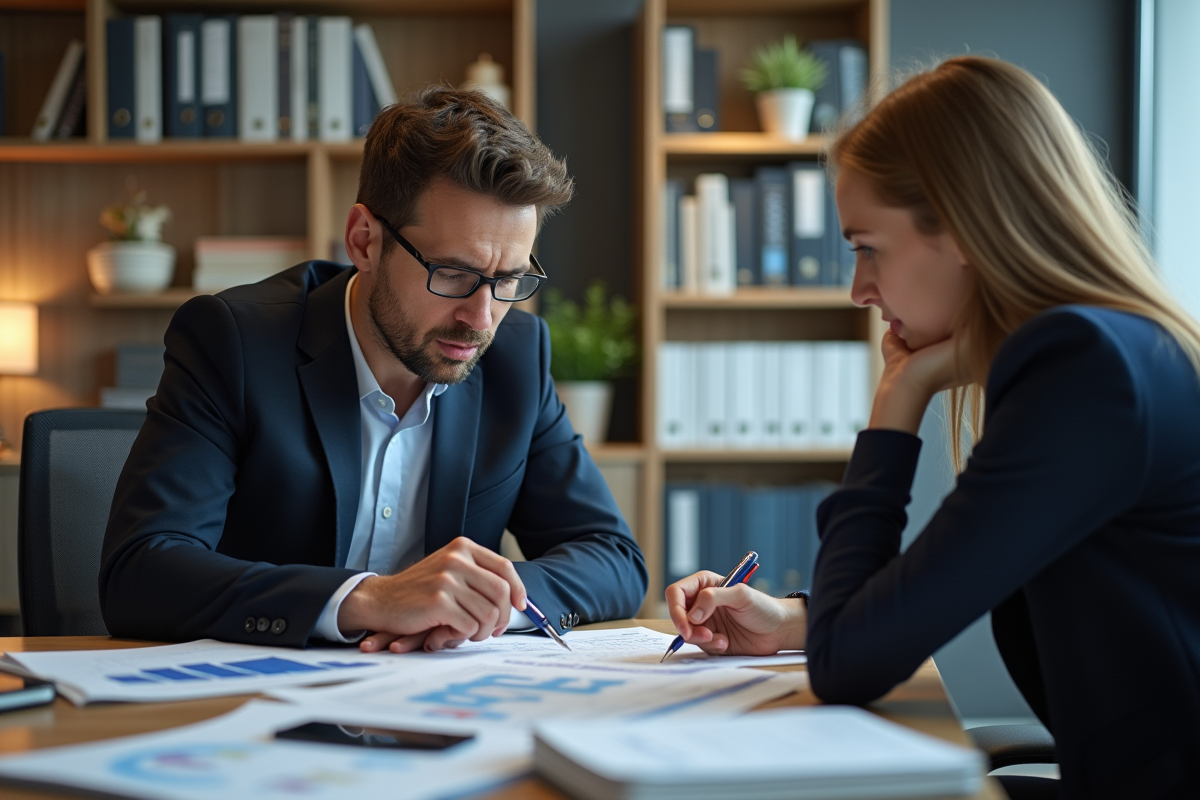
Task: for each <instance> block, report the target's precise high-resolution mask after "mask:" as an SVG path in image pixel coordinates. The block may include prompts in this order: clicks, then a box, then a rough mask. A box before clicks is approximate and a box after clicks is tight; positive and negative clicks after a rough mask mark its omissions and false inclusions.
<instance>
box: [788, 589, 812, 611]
mask: <svg viewBox="0 0 1200 800" xmlns="http://www.w3.org/2000/svg"><path fill="white" fill-rule="evenodd" d="M808 595H809V593H808V592H805V591H799V592H792V593H791V594H789V595H788V596H787V597H785V598H783V599H784V600H791V599H793V598H796V597H799V598H801V599H802V600H804V606H805V608H807V607H808Z"/></svg>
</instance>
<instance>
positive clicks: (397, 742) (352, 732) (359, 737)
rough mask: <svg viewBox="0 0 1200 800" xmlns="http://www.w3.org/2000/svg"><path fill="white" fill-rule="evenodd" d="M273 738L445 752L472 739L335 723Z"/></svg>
mask: <svg viewBox="0 0 1200 800" xmlns="http://www.w3.org/2000/svg"><path fill="white" fill-rule="evenodd" d="M275 738H276V739H291V740H293V741H297V742H316V743H317V744H341V745H349V746H351V747H380V748H385V749H391V750H446V749H447V748H450V747H454V745H456V744H461V743H463V742H467V741H470V740H471V739H474V738H475V737H474V736H472V735H470V734H467V735H466V736H456V735H453V734H448V733H431V732H429V731H406V730H400V729H398V728H377V727H363V726H359V725H339V724H337V723H335V722H309V723H306V724H304V725H297V726H296V727H294V728H288V729H286V730H282V731H276V732H275Z"/></svg>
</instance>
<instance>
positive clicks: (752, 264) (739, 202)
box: [729, 178, 762, 286]
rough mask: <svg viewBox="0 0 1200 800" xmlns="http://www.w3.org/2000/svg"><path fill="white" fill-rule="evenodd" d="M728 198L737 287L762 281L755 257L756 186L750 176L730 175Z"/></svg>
mask: <svg viewBox="0 0 1200 800" xmlns="http://www.w3.org/2000/svg"><path fill="white" fill-rule="evenodd" d="M729 197H730V199H731V200H732V201H733V231H734V236H733V239H734V252H735V254H736V259H735V262H734V267H735V269H736V271H737V283H738V286H757V285H761V284H762V265H761V263H760V262H759V259H758V257H757V255H758V242H757V239H756V237H755V233H756V230H757V229H756V227H755V223H756V221H757V220H756V219H755V214H754V207H755V205H756V202H755V201H756V199H757V197H758V187H757V186H756V185H755V183H754V180H753V179H752V178H733V179H731V180H730V181H729Z"/></svg>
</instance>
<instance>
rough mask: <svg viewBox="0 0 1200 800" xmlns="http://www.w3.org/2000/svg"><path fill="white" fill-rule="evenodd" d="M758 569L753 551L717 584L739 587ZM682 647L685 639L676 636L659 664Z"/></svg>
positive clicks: (756, 558)
mask: <svg viewBox="0 0 1200 800" xmlns="http://www.w3.org/2000/svg"><path fill="white" fill-rule="evenodd" d="M756 569H758V553H756V552H754V551H753V550H751V551H750V552H748V553H746V555H744V556H742V560H741V561H739V562H738V565H737V566H736V567H734V568H733V570H732V571H730V573H729V574H728V575H726V576H725V577H724V578H722V579H721V582H720V583H719V584H717V588H719V589H723V588H725V587H726V586H737V585H738V584H739V583H744V582H745V581H748V580H750V576H751V575H753V574H754V571H755V570H756ZM681 647H683V637H682V636H676V637H675V640H674V641H672V642H671V646H670V647H668V648H667V652H666V653H663V657H662V658H661V659H659V662H658V663H660V664H661V663H662V662H664V661H666V660H667V659H668V658H670V657H671V656H672V655H674V653H675V652H676V651H677V650H679V648H681Z"/></svg>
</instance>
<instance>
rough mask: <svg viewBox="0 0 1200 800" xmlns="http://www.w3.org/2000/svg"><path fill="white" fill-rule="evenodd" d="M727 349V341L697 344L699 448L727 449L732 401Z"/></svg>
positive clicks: (697, 441)
mask: <svg viewBox="0 0 1200 800" xmlns="http://www.w3.org/2000/svg"><path fill="white" fill-rule="evenodd" d="M725 347H726V346H725V344H724V343H723V342H704V343H702V344H698V345H696V372H697V376H696V385H697V392H696V406H697V409H696V411H697V414H696V416H697V419H698V421H699V425H698V428H697V431H696V444H697V446H699V447H705V448H723V447H725V435H726V430H725V429H726V425H725V422H726V417H727V413H726V405H727V402H728V401H727V397H726V378H725V365H726V363H727V362H726V357H725Z"/></svg>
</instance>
